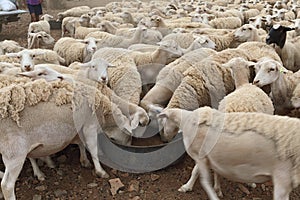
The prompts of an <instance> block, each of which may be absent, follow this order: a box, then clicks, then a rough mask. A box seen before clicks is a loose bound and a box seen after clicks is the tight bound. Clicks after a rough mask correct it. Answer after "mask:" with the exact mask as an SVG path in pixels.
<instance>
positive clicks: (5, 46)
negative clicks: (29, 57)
mask: <svg viewBox="0 0 300 200" xmlns="http://www.w3.org/2000/svg"><path fill="white" fill-rule="evenodd" d="M23 49H24V47H22V46H21V45H20V44H19V43H18V42H16V41H14V40H3V41H1V42H0V55H4V54H6V53H17V52H19V51H22V50H23Z"/></svg>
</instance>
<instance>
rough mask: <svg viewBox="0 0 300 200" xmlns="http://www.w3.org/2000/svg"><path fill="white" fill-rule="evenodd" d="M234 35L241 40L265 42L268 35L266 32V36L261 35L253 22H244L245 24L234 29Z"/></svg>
mask: <svg viewBox="0 0 300 200" xmlns="http://www.w3.org/2000/svg"><path fill="white" fill-rule="evenodd" d="M234 37H235V39H236V40H237V41H239V42H249V41H258V42H264V41H265V39H266V37H267V34H265V35H264V36H260V35H259V34H258V30H257V28H255V27H254V26H253V25H251V24H244V25H243V26H241V27H240V28H238V29H236V30H235V31H234Z"/></svg>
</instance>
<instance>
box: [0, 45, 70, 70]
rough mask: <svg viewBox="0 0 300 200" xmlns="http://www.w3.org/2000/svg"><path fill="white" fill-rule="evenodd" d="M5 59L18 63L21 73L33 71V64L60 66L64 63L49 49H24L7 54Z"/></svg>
mask: <svg viewBox="0 0 300 200" xmlns="http://www.w3.org/2000/svg"><path fill="white" fill-rule="evenodd" d="M6 57H8V58H10V59H16V61H15V62H17V63H20V65H21V70H22V71H31V70H33V69H34V65H35V64H40V63H53V64H60V63H64V62H65V60H64V59H63V58H62V57H60V56H59V55H58V54H57V53H56V52H55V51H52V50H50V49H24V50H22V51H20V52H18V53H8V54H6ZM0 60H1V59H0ZM12 61H14V60H12Z"/></svg>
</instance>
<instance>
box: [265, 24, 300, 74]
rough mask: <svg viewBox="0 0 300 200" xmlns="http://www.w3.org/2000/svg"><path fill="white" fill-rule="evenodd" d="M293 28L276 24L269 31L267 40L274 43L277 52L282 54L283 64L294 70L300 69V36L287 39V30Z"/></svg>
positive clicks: (268, 42)
mask: <svg viewBox="0 0 300 200" xmlns="http://www.w3.org/2000/svg"><path fill="white" fill-rule="evenodd" d="M291 30H293V29H292V28H289V27H285V26H281V25H276V26H275V25H274V26H273V27H272V29H271V31H270V32H269V34H268V36H267V39H266V42H267V44H273V45H274V48H275V50H276V52H277V53H278V55H279V56H280V58H281V60H282V62H283V66H284V67H285V68H287V69H289V70H292V71H294V72H295V71H298V70H299V69H300V53H299V52H298V50H297V48H298V45H299V44H298V43H300V40H299V38H298V37H297V38H294V39H292V40H291V41H286V32H287V31H291Z"/></svg>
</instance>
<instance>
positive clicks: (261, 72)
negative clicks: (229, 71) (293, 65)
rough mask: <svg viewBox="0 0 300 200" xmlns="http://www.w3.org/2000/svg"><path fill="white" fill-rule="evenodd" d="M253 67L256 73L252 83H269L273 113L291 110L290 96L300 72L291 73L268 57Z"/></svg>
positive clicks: (299, 80) (297, 81) (259, 84)
mask: <svg viewBox="0 0 300 200" xmlns="http://www.w3.org/2000/svg"><path fill="white" fill-rule="evenodd" d="M255 69H256V71H257V74H256V76H255V78H254V80H253V84H254V85H257V86H259V87H262V86H265V85H269V84H270V86H271V97H272V100H273V102H274V106H275V113H277V114H284V113H286V112H287V111H288V110H291V109H292V108H293V106H292V103H291V98H292V95H293V91H294V89H295V87H296V86H297V84H298V83H299V82H300V72H299V71H298V72H295V73H292V72H291V71H288V70H286V69H285V68H284V67H283V66H282V64H281V63H279V62H277V61H275V60H272V59H270V58H265V59H262V60H261V61H259V62H258V63H257V65H256V66H255Z"/></svg>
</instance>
